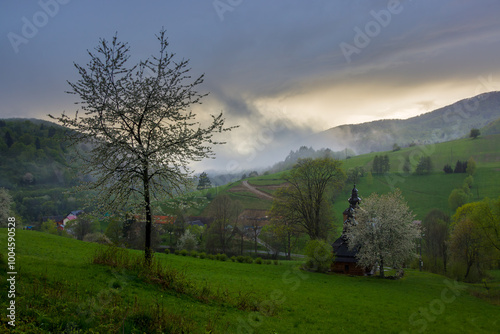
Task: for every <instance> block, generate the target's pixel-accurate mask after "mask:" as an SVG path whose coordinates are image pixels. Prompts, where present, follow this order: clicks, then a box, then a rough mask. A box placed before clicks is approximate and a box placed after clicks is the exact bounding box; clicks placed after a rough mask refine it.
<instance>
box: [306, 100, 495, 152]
mask: <svg viewBox="0 0 500 334" xmlns="http://www.w3.org/2000/svg"><path fill="white" fill-rule="evenodd" d="M499 117H500V92H489V93H484V94H481V95H477V96H474V97H472V98H468V99H463V100H460V101H458V102H456V103H453V104H451V105H449V106H446V107H443V108H440V109H436V110H434V111H432V112H429V113H425V114H422V115H420V116H416V117H412V118H409V119H405V120H399V119H389V120H379V121H374V122H368V123H362V124H350V125H342V126H337V127H335V128H331V129H329V130H326V131H323V132H320V133H318V134H316V135H313V136H311V137H310V138H308V140H307V141H306V142H305V143H304V145H312V146H314V147H330V148H331V149H333V150H338V149H343V148H345V147H347V148H350V149H353V150H354V151H355V152H356V153H357V154H362V153H369V152H378V151H386V150H390V149H391V148H392V146H393V145H394V144H398V145H399V146H401V147H403V146H407V145H409V144H411V143H416V144H429V143H436V142H445V141H449V140H453V139H458V138H463V137H465V136H467V135H468V134H469V132H470V130H471V129H472V128H483V127H485V126H487V125H488V124H490V123H492V122H494V121H495V120H498V118H499ZM497 127H498V126H497ZM493 130H494V128H491V129H490V131H489V132H488V133H490V134H492V132H494V131H493Z"/></svg>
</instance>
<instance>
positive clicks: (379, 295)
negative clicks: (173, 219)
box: [0, 229, 500, 333]
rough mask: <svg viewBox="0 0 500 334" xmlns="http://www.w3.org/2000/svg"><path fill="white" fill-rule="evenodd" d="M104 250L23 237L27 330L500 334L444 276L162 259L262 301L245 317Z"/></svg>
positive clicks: (494, 320) (498, 282) (487, 307)
mask: <svg viewBox="0 0 500 334" xmlns="http://www.w3.org/2000/svg"><path fill="white" fill-rule="evenodd" d="M6 232H7V231H6V229H1V230H0V252H1V253H2V254H3V264H2V270H1V271H0V273H1V277H0V279H1V281H0V289H1V291H0V295H1V297H0V300H1V309H2V310H3V311H2V312H3V314H2V323H1V326H2V327H0V329H3V332H6V330H8V329H10V327H8V325H7V324H6V322H5V319H6V318H5V315H6V306H7V302H8V300H7V288H8V286H7V283H6V269H5V262H6V256H5V254H6V249H7V245H6V243H7V240H6V239H7V238H6V235H7V233H6ZM97 247H99V246H98V245H96V244H91V243H86V242H81V241H77V240H73V239H66V238H62V237H58V236H53V235H49V234H43V233H40V232H34V231H22V230H19V231H17V236H16V254H17V255H16V267H17V270H18V275H17V281H16V324H17V325H18V326H17V328H18V330H21V328H23V330H24V332H29V333H49V332H64V331H65V332H66V333H84V332H90V330H91V329H92V330H93V332H94V333H98V332H99V333H122V332H125V333H130V332H133V333H143V332H147V330H146V329H144V328H146V325H147V324H148V323H149V322H161V321H163V322H164V323H165V324H166V325H165V326H170V327H171V328H170V329H169V330H170V331H172V332H181V330H180V329H179V328H181V329H182V330H184V332H194V333H206V332H212V333H314V332H315V333H332V332H345V333H366V332H370V333H405V332H410V333H413V332H419V331H425V332H428V333H498V332H499V331H500V318H499V317H498V315H499V314H500V308H499V307H500V306H498V305H493V304H492V303H490V302H487V301H485V300H483V299H479V298H477V297H475V296H474V294H472V293H471V292H475V293H476V294H477V293H478V291H479V292H481V291H482V290H484V289H482V288H481V286H480V285H470V284H464V283H457V282H454V281H451V280H449V279H447V278H445V277H443V276H439V275H434V274H429V273H423V272H418V271H413V270H408V271H407V274H406V276H405V277H404V278H403V279H401V280H387V279H386V280H383V279H379V278H375V277H349V276H342V275H328V274H319V273H310V272H303V271H300V270H298V269H297V268H298V266H299V265H300V263H299V262H284V261H283V262H280V264H279V265H266V264H261V265H258V264H244V263H237V262H234V263H233V262H221V261H214V260H208V259H197V258H191V257H184V256H176V255H173V254H169V255H166V254H157V255H156V258H157V259H158V260H159V261H160V262H161V263H162V264H164V265H167V266H169V267H171V268H174V269H176V270H178V271H179V272H182V273H183V274H184V275H185V277H186V279H187V280H188V281H189V282H191V284H193V285H195V286H196V285H199V286H208V287H209V288H210V289H211V290H212V291H219V294H220V295H221V296H225V295H235V294H240V295H245V296H246V295H248V296H250V297H252V296H254V297H255V299H256V300H258V301H259V302H258V305H257V309H258V310H261V311H260V312H259V311H252V310H240V309H239V308H238V307H235V306H234V305H232V304H231V303H216V302H208V303H207V302H201V301H200V300H198V299H195V298H193V297H192V296H190V295H189V294H186V293H182V292H179V291H173V290H169V289H162V288H160V287H159V286H158V285H157V284H150V283H147V282H146V281H144V279H142V278H141V277H140V276H138V275H137V274H136V273H135V272H133V271H130V270H123V269H117V268H112V267H108V266H105V265H96V264H91V257H92V254H93V253H94V252H95V250H96V249H97ZM127 252H130V253H131V254H139V256H140V254H141V253H140V252H136V251H127ZM488 284H489V287H490V290H489V293H490V294H497V295H498V292H499V290H500V273H499V272H498V271H497V272H493V278H492V279H491V281H490V282H489V283H488ZM481 289H482V290H481ZM483 293H484V291H483ZM148 310H149V311H148ZM165 318H166V319H167V320H165ZM162 319H163V320H162ZM169 324H170V325H169ZM79 329H80V330H81V331H78V330H79ZM165 330H167V328H166V329H165ZM12 332H15V331H12ZM18 332H19V333H21V332H23V331H18Z"/></svg>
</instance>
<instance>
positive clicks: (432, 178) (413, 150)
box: [224, 134, 500, 219]
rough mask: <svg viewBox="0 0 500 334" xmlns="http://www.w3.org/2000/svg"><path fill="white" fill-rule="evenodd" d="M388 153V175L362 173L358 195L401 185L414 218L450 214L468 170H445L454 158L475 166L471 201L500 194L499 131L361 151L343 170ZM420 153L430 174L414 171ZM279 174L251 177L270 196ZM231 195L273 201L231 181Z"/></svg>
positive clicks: (339, 207)
mask: <svg viewBox="0 0 500 334" xmlns="http://www.w3.org/2000/svg"><path fill="white" fill-rule="evenodd" d="M386 154H387V155H388V157H389V162H390V171H389V173H386V174H383V175H377V174H373V177H372V180H370V179H369V178H368V177H366V174H367V173H365V177H362V178H361V179H360V180H359V181H358V183H357V188H358V189H359V191H360V196H361V197H367V196H369V195H370V194H371V193H372V192H377V193H386V192H389V191H392V190H393V189H395V188H400V189H401V191H402V192H403V196H404V197H405V198H406V200H407V201H408V204H409V206H410V208H411V209H412V210H413V212H414V213H415V214H416V216H417V219H422V218H423V217H424V216H425V214H426V213H427V212H428V211H430V210H431V209H433V208H438V209H441V210H443V211H445V212H448V213H451V212H450V210H449V207H448V197H449V195H450V193H451V191H452V190H453V189H454V188H456V187H460V186H461V185H462V183H463V181H464V179H465V178H466V176H467V174H462V173H460V174H445V173H444V172H443V167H444V165H445V164H450V165H451V166H455V163H456V161H457V160H460V161H467V160H468V159H469V158H471V157H472V158H473V159H474V160H475V161H476V164H477V171H476V173H475V174H474V184H473V187H472V189H471V192H472V195H473V198H472V200H480V199H482V198H484V197H490V198H496V197H498V196H500V190H499V189H500V174H499V172H500V134H495V135H489V136H480V137H478V138H477V139H470V138H464V139H458V140H453V141H449V142H444V143H438V144H429V145H421V146H412V147H407V148H404V149H401V150H399V151H395V152H392V151H387V152H375V153H369V154H363V155H359V156H355V157H352V158H350V159H347V160H343V166H344V170H346V171H347V170H349V169H350V168H354V167H363V168H364V169H365V171H366V172H368V171H370V170H371V168H372V163H373V159H374V157H375V156H376V155H386ZM421 156H430V157H431V161H432V165H433V169H432V172H431V173H430V174H428V175H415V174H414V170H415V167H416V165H417V163H418V161H419V159H420V157H421ZM407 157H408V158H409V159H410V163H411V165H412V167H411V170H412V172H411V173H409V174H405V173H403V172H402V170H403V169H402V167H403V164H404V162H405V159H406V158H407ZM282 173H283V172H281V173H277V174H270V175H263V176H258V177H254V178H249V179H248V182H249V184H250V185H253V186H255V187H256V188H257V189H259V190H261V191H263V192H268V193H270V194H272V193H273V191H274V190H275V189H276V186H277V185H280V184H282V183H283V182H284V180H283V179H282V178H281V175H282ZM351 188H352V185H351V184H347V185H346V188H345V190H344V191H343V192H342V194H341V195H339V196H338V197H337V200H336V201H335V203H334V212H335V213H336V214H337V215H339V217H340V215H341V212H342V211H343V210H344V209H345V208H346V207H347V206H348V203H347V198H349V196H350V190H351ZM224 191H225V192H227V194H229V195H230V196H232V197H233V198H234V199H238V200H240V201H241V202H242V204H243V206H244V207H245V208H255V209H266V208H269V207H270V205H271V201H270V200H266V199H259V197H258V196H257V195H255V194H252V193H249V192H248V190H247V189H245V188H244V187H242V182H241V181H238V182H235V183H233V184H231V185H229V186H228V187H227V188H226V189H225V190H224Z"/></svg>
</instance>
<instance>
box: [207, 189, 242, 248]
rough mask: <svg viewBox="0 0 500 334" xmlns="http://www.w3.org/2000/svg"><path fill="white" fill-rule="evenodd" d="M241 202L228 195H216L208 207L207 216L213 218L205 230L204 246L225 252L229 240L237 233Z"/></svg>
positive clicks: (229, 245)
mask: <svg viewBox="0 0 500 334" xmlns="http://www.w3.org/2000/svg"><path fill="white" fill-rule="evenodd" d="M240 213H241V204H240V203H239V202H238V201H233V200H231V198H230V197H229V196H228V195H219V196H217V197H216V198H215V199H214V200H213V201H212V203H210V207H209V208H208V216H209V217H211V218H213V221H212V223H211V224H210V227H209V228H208V230H207V237H206V248H207V250H208V251H210V252H212V253H215V252H221V253H227V252H228V251H229V249H230V247H231V242H232V240H233V238H234V237H235V235H236V234H237V233H238V229H237V227H236V226H237V225H238V216H239V215H240Z"/></svg>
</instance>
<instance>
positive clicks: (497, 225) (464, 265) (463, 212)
mask: <svg viewBox="0 0 500 334" xmlns="http://www.w3.org/2000/svg"><path fill="white" fill-rule="evenodd" d="M499 209H500V198H498V199H495V200H491V199H488V198H486V199H484V200H482V201H480V202H473V203H466V204H463V205H462V206H460V207H458V208H457V210H456V211H455V214H454V215H453V216H452V217H450V216H448V215H447V214H446V213H444V212H443V211H441V210H438V209H433V210H431V211H430V212H429V213H428V214H427V215H426V217H425V218H424V219H423V221H422V229H423V234H422V237H423V238H422V239H423V240H422V244H421V247H422V248H421V250H422V260H423V266H424V269H426V270H429V271H431V272H434V273H438V274H446V275H448V276H450V277H453V278H455V279H459V280H464V281H468V282H479V281H481V279H483V278H484V277H486V276H487V275H488V270H490V269H500V216H498V215H497V214H496V213H497V212H498V210H499Z"/></svg>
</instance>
